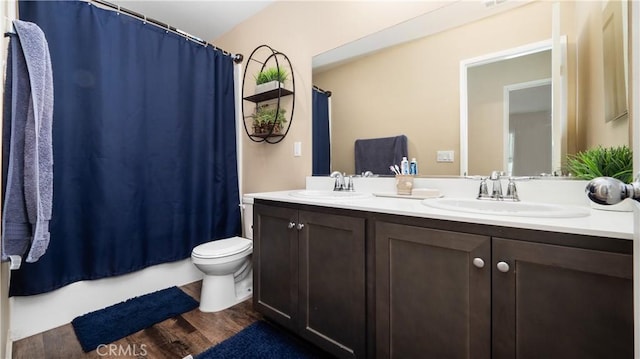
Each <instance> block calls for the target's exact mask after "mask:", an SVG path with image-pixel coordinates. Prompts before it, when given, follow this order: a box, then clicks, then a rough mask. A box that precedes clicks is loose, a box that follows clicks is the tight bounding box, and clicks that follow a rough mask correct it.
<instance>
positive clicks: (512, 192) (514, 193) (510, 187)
mask: <svg viewBox="0 0 640 359" xmlns="http://www.w3.org/2000/svg"><path fill="white" fill-rule="evenodd" d="M504 198H505V199H512V200H514V201H520V198H519V197H518V189H517V188H516V182H515V181H514V179H513V177H510V178H509V184H507V195H506V196H505V197H504Z"/></svg>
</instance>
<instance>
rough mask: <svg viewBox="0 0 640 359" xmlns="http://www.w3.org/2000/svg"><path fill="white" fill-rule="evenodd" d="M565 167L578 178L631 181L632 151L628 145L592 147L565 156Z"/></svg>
mask: <svg viewBox="0 0 640 359" xmlns="http://www.w3.org/2000/svg"><path fill="white" fill-rule="evenodd" d="M567 168H568V170H569V172H571V174H572V175H574V176H576V177H577V178H580V179H585V180H591V179H594V178H596V177H613V178H617V179H619V180H620V181H622V182H624V183H631V182H633V153H632V151H631V149H630V148H629V147H628V146H620V147H607V148H605V147H602V146H598V147H594V148H591V149H589V150H586V151H583V152H578V153H577V154H575V155H568V156H567Z"/></svg>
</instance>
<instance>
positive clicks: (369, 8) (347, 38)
mask: <svg viewBox="0 0 640 359" xmlns="http://www.w3.org/2000/svg"><path fill="white" fill-rule="evenodd" d="M441 5H442V4H439V3H438V2H359V1H349V2H346V1H345V2H343V1H312V2H308V1H300V2H298V1H276V2H275V3H273V4H272V5H270V6H269V7H267V8H266V9H265V10H263V11H262V12H260V13H258V14H257V15H256V16H254V17H252V18H250V19H249V20H247V21H245V22H243V23H242V24H240V25H238V26H237V27H235V28H234V29H233V30H231V31H229V32H228V33H226V34H224V35H223V36H221V37H220V38H218V39H215V40H214V43H215V44H216V45H218V46H220V47H222V48H224V49H225V50H227V51H231V52H234V53H242V54H244V55H245V56H248V55H249V54H250V53H251V52H252V51H253V49H254V48H256V47H257V46H259V45H262V44H268V45H270V46H272V47H273V48H275V49H276V50H278V51H280V52H283V53H285V54H286V55H287V56H288V57H289V59H290V60H291V63H292V64H293V70H294V75H295V82H296V103H295V114H294V118H293V122H292V124H291V128H290V131H289V134H288V135H287V137H286V138H285V139H284V140H283V141H282V142H280V143H278V144H275V145H270V144H266V143H254V142H251V141H250V140H249V138H248V137H247V136H243V146H244V155H243V158H242V163H243V169H244V182H243V185H244V189H245V192H246V193H249V192H259V191H272V190H281V189H293V188H302V187H304V185H305V176H308V175H310V174H311V86H312V79H311V59H312V57H313V56H314V55H317V54H320V53H322V52H324V51H327V50H330V49H332V48H335V47H338V46H340V45H343V44H345V43H348V42H351V41H354V40H356V39H359V38H361V37H363V36H365V35H367V34H370V33H372V32H375V31H379V30H381V29H384V28H387V27H389V26H391V25H395V24H398V23H400V22H402V21H405V20H408V19H411V18H413V17H415V16H418V15H420V14H424V13H426V12H428V11H430V10H433V9H435V8H437V7H438V6H441ZM345 19H348V21H345ZM295 141H301V142H302V156H301V157H293V143H294V142H295Z"/></svg>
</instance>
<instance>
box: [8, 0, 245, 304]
mask: <svg viewBox="0 0 640 359" xmlns="http://www.w3.org/2000/svg"><path fill="white" fill-rule="evenodd" d="M19 5H20V9H19V10H20V17H21V19H22V20H25V21H31V22H34V23H36V24H38V25H39V26H40V27H41V28H42V29H43V31H44V33H45V35H46V37H47V40H48V42H49V49H50V52H51V61H52V67H53V79H54V92H55V100H54V102H55V104H54V115H53V151H54V198H53V202H54V203H53V214H52V220H51V225H50V229H51V243H50V246H49V250H48V251H47V253H46V254H45V255H44V256H43V257H42V258H41V259H40V261H38V262H36V263H23V266H22V268H21V269H20V270H18V271H16V272H14V273H12V278H11V290H10V294H11V295H32V294H38V293H43V292H47V291H51V290H53V289H56V288H59V287H62V286H64V285H66V284H69V283H72V282H75V281H79V280H88V279H98V278H104V277H109V276H115V275H120V274H125V273H129V272H133V271H136V270H139V269H142V268H145V267H148V266H151V265H155V264H159V263H164V262H171V261H176V260H181V259H184V258H187V257H189V256H190V253H191V250H192V248H193V247H194V246H196V245H198V244H200V243H203V242H206V241H210V240H212V239H219V238H223V237H228V236H233V235H238V234H239V233H240V229H241V228H240V211H239V206H238V205H239V199H238V182H237V180H238V178H237V168H236V150H235V148H236V143H235V112H234V97H233V96H234V95H233V94H234V91H233V89H234V84H233V61H232V59H231V57H229V56H228V55H225V54H223V53H221V52H220V51H217V50H213V49H212V48H211V47H208V48H206V47H204V46H202V45H199V44H196V43H193V42H191V41H188V40H186V39H185V38H184V37H181V36H178V35H175V34H172V33H167V32H166V31H165V30H163V29H160V28H158V27H155V26H153V25H150V24H143V22H142V21H139V20H137V19H134V18H131V17H129V16H126V15H122V14H120V15H119V14H117V13H116V12H112V11H108V10H103V9H99V8H96V7H95V6H94V5H90V4H88V3H86V2H80V1H37V2H25V1H21V2H20V4H19Z"/></svg>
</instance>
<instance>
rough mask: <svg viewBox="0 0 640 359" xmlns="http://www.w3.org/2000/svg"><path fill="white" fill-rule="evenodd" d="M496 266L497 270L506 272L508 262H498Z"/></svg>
mask: <svg viewBox="0 0 640 359" xmlns="http://www.w3.org/2000/svg"><path fill="white" fill-rule="evenodd" d="M496 267H498V270H499V271H500V272H502V273H507V272H508V271H509V263H507V262H498V264H497V265H496Z"/></svg>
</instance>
